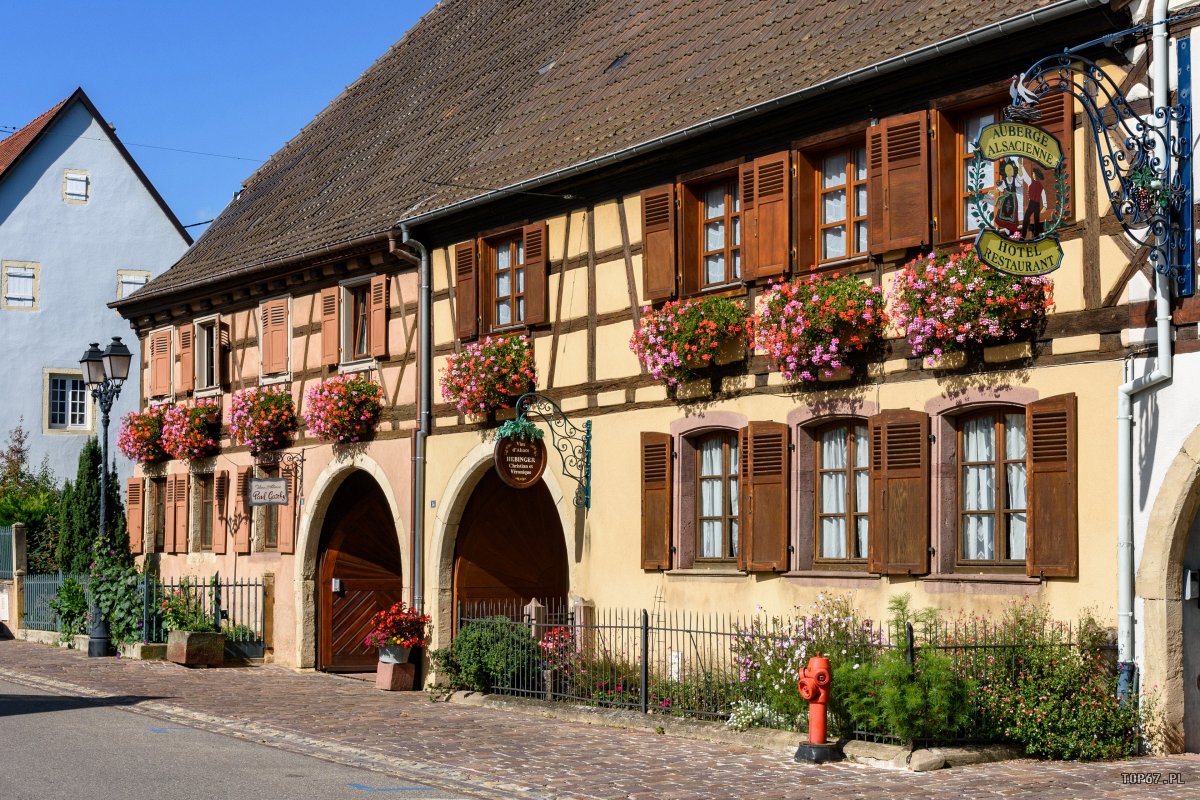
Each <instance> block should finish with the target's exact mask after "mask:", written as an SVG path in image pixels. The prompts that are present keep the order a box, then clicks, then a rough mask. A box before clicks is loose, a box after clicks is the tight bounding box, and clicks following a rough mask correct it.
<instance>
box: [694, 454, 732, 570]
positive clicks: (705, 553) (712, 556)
mask: <svg viewBox="0 0 1200 800" xmlns="http://www.w3.org/2000/svg"><path fill="white" fill-rule="evenodd" d="M696 484H697V485H696V497H697V498H698V500H699V502H697V504H696V560H698V561H699V560H704V561H732V560H733V559H736V558H737V540H738V438H737V434H736V433H733V432H726V431H722V432H720V433H712V434H709V435H707V436H705V437H704V438H702V439H700V440H698V441H697V442H696Z"/></svg>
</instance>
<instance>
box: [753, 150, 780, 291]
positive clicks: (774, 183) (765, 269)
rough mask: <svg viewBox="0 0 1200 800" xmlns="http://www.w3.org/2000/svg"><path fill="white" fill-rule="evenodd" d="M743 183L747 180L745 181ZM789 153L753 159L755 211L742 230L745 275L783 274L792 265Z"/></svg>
mask: <svg viewBox="0 0 1200 800" xmlns="http://www.w3.org/2000/svg"><path fill="white" fill-rule="evenodd" d="M743 183H744V182H743ZM791 198H792V168H791V159H790V153H789V152H788V151H784V152H782V153H774V154H772V155H769V156H761V157H759V158H756V159H754V211H753V213H752V214H751V215H750V219H748V220H747V221H746V224H745V226H744V227H743V232H742V243H743V248H744V250H743V254H742V278H743V279H745V280H748V281H749V280H754V279H756V278H766V277H771V276H775V275H782V274H783V273H785V272H787V271H788V267H789V266H790V265H791V236H790V235H789V233H790V230H791Z"/></svg>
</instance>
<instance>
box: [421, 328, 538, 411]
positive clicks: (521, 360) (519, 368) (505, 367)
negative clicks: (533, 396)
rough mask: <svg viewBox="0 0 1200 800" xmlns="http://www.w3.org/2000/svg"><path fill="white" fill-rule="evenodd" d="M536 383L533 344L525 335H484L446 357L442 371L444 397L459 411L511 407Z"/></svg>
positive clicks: (494, 409) (492, 409)
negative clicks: (480, 339) (482, 337)
mask: <svg viewBox="0 0 1200 800" xmlns="http://www.w3.org/2000/svg"><path fill="white" fill-rule="evenodd" d="M536 382H537V366H536V365H535V364H534V362H533V347H532V346H531V345H530V342H529V337H528V336H525V335H524V334H522V335H520V336H509V337H496V338H493V337H491V336H487V337H485V338H484V339H483V340H482V341H479V342H473V343H471V344H468V345H466V346H465V347H463V349H462V350H460V351H459V352H457V353H454V354H453V355H451V356H450V357H449V359H447V361H446V367H445V369H443V370H442V399H444V400H447V401H449V402H451V403H454V407H455V408H457V409H458V412H459V413H460V414H486V413H488V412H489V411H496V410H497V409H501V408H512V404H513V403H514V402H516V400H517V398H519V397H520V396H521V395H523V394H525V393H526V392H527V391H529V389H530V388H531V387H532V386H534V385H535V384H536Z"/></svg>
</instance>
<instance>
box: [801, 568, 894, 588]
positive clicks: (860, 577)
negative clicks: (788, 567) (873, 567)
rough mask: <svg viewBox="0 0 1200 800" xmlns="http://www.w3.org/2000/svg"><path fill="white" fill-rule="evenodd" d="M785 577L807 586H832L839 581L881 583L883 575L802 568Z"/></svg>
mask: <svg viewBox="0 0 1200 800" xmlns="http://www.w3.org/2000/svg"><path fill="white" fill-rule="evenodd" d="M783 577H785V578H788V579H789V580H791V581H793V582H795V583H798V584H801V585H805V586H830V585H835V584H836V583H837V582H838V581H846V582H847V583H853V584H873V583H879V579H880V577H881V576H879V575H876V574H874V573H872V572H865V571H863V570H856V569H801V570H793V571H791V572H785V573H783Z"/></svg>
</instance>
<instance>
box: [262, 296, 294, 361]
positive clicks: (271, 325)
mask: <svg viewBox="0 0 1200 800" xmlns="http://www.w3.org/2000/svg"><path fill="white" fill-rule="evenodd" d="M288 308H289V302H288V298H286V297H280V298H277V299H275V300H269V301H267V302H265V303H263V304H262V306H260V307H259V316H260V326H259V330H258V346H259V358H260V365H261V369H262V374H263V375H281V374H284V373H286V372H287V371H288V369H289V365H290V363H291V343H292V331H291V327H290V326H289V324H288V316H289V314H288Z"/></svg>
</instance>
